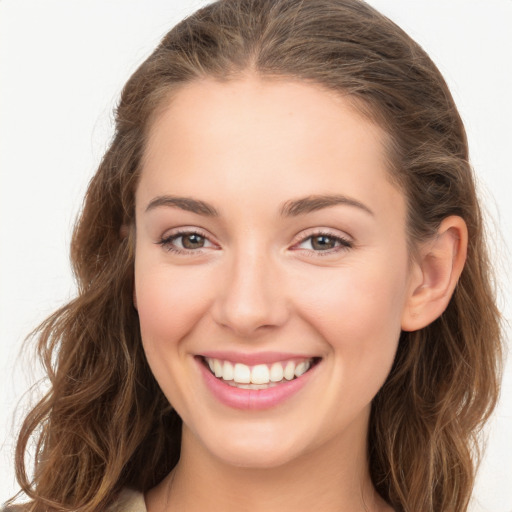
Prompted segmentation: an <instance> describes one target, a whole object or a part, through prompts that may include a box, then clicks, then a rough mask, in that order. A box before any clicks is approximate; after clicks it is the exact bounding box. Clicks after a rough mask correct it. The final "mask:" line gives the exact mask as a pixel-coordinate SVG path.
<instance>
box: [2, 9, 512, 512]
mask: <svg viewBox="0 0 512 512" xmlns="http://www.w3.org/2000/svg"><path fill="white" fill-rule="evenodd" d="M203 3H205V2H204V1H200V0H195V1H191V0H188V1H187V0H151V1H147V0H146V1H144V0H73V1H70V0H45V1H41V0H0V411H1V413H0V502H1V501H3V500H4V499H6V498H7V497H8V496H9V495H10V494H11V493H12V492H13V491H14V490H15V488H16V487H15V483H14V476H13V470H12V465H13V464H12V460H13V456H12V453H13V446H14V441H13V440H14V432H15V430H16V425H17V424H19V418H20V417H21V416H22V413H23V410H24V409H23V406H18V411H17V414H16V419H13V415H14V411H15V408H16V405H17V403H18V401H19V400H20V398H21V396H22V394H23V392H25V391H26V390H27V388H28V386H29V383H33V382H34V379H35V375H37V369H33V368H32V365H31V362H30V358H26V357H25V358H21V357H20V356H19V352H20V348H21V344H22V341H23V338H24V337H25V336H26V335H27V334H28V333H29V331H30V330H31V329H32V328H33V327H35V326H36V325H37V324H38V323H39V322H40V321H41V320H43V319H44V318H45V317H46V316H47V315H48V314H49V313H51V312H52V311H53V310H54V309H55V308H56V307H58V306H59V305H61V304H63V303H64V302H65V301H66V300H67V299H68V298H69V297H70V296H72V295H73V290H74V286H73V281H72V278H71V273H70V268H69V261H68V245H69V241H70V233H71V229H72V225H73V222H74V219H75V216H76V214H77V212H78V210H79V208H80V203H81V200H82V197H83V194H84V191H85V187H86V185H87V182H88V180H89V179H90V177H91V175H92V173H93V172H94V170H95V168H96V166H97V164H98V162H99V160H100V158H101V155H102V154H103V152H104V150H105V148H106V146H107V143H108V140H109V138H110V136H111V134H112V123H111V119H112V115H111V112H112V109H113V107H114V105H115V103H116V101H117V98H118V95H119V92H120V90H121V88H122V85H123V84H124V82H125V81H126V80H127V78H128V77H129V75H130V74H131V73H132V72H133V71H134V70H135V68H136V67H137V65H138V64H140V63H141V62H142V61H143V60H144V58H145V57H146V56H147V55H148V54H149V53H150V51H151V50H152V49H153V48H154V46H155V45H156V44H157V43H158V41H159V39H160V38H161V37H162V36H163V35H164V34H165V33H166V32H167V30H168V29H169V28H170V27H171V26H172V25H173V24H174V23H176V22H177V21H179V20H180V19H181V18H182V17H183V16H184V15H186V14H187V13H189V12H191V11H193V10H195V8H196V7H197V6H199V5H202V4H203ZM369 3H370V4H372V5H374V6H375V7H377V8H378V9H380V10H381V11H382V12H383V13H385V14H387V15H388V16H389V17H391V18H392V19H393V20H394V21H396V22H397V23H398V24H399V25H401V26H402V28H404V29H405V30H406V31H407V32H408V33H409V34H410V35H411V36H412V37H413V38H415V39H416V40H417V41H418V42H420V44H422V45H423V47H424V48H425V49H426V50H427V51H428V52H429V54H430V55H431V56H432V58H433V59H434V61H435V62H436V63H437V64H438V66H439V67H440V69H441V71H442V72H443V74H444V75H445V77H446V79H447V81H448V83H449V85H450V87H451V89H452V92H453V94H454V96H455V100H456V102H457V104H458V106H459V109H460V111H461V114H462V116H463V118H464V120H465V122H466V126H467V130H468V135H469V140H470V147H471V154H472V162H473V165H474V167H475V168H476V170H477V174H478V176H479V178H480V192H481V195H482V197H483V198H484V204H485V205H486V208H487V210H488V211H489V212H490V215H491V216H492V218H493V219H494V224H495V225H494V227H492V229H491V235H490V238H491V241H492V243H493V247H494V248H493V255H494V259H495V261H496V262H497V264H499V282H500V284H501V286H502V288H503V292H502V295H501V301H500V304H501V307H502V311H503V313H504V315H505V317H506V319H507V320H508V321H510V319H511V316H512V315H511V309H512V308H511V303H512V300H511V287H510V274H508V273H507V271H506V268H507V266H509V264H507V263H506V261H505V260H506V253H507V249H505V247H506V245H508V246H509V247H510V246H511V240H512V207H511V201H510V194H511V192H512V178H511V175H512V169H511V158H510V152H511V146H512V128H511V121H512V101H511V99H510V94H511V93H510V91H512V0H370V2H369ZM500 232H501V235H500ZM509 262H510V260H509ZM509 332H510V330H509ZM509 337H510V336H509ZM507 368H508V369H507V371H506V374H505V380H504V387H503V394H502V400H501V403H500V406H499V408H498V410H497V412H496V414H495V416H494V417H493V421H492V422H491V424H490V425H489V427H488V429H487V433H488V436H489V443H488V449H487V452H486V458H485V460H484V463H483V466H482V470H481V472H480V475H479V480H478V485H477V489H476V491H475V499H474V503H473V506H472V510H473V511H474V512H482V511H487V512H511V511H512V370H511V365H510V364H509V365H508V367H507ZM418 512H419V511H418Z"/></svg>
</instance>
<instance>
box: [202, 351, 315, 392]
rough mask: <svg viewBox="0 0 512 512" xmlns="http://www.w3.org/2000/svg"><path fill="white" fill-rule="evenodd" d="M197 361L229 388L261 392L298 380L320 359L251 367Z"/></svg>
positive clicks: (218, 360) (205, 360)
mask: <svg viewBox="0 0 512 512" xmlns="http://www.w3.org/2000/svg"><path fill="white" fill-rule="evenodd" d="M199 359H200V361H201V363H202V364H203V365H204V366H205V368H207V370H208V371H209V372H210V373H211V374H212V375H213V376H215V377H216V378H217V379H218V380H219V381H222V382H223V383H225V384H227V385H229V386H232V387H235V388H239V389H255V390H262V389H269V388H272V387H276V386H279V385H281V384H284V383H286V382H290V381H293V380H297V379H299V378H300V377H302V376H303V375H304V374H306V373H307V372H309V371H310V370H311V369H312V368H313V367H314V366H316V365H317V364H318V363H319V361H320V359H321V358H320V357H310V358H293V359H288V360H282V361H276V362H273V363H271V364H256V365H253V366H251V365H247V364H244V363H241V362H236V361H228V360H223V359H217V358H214V357H205V356H199Z"/></svg>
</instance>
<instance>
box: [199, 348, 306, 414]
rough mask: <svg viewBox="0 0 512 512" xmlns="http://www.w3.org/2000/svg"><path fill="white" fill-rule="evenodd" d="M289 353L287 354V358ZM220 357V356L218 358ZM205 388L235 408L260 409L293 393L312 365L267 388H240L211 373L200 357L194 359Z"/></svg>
mask: <svg viewBox="0 0 512 512" xmlns="http://www.w3.org/2000/svg"><path fill="white" fill-rule="evenodd" d="M208 357H210V356H208ZM289 358H290V355H289V354H288V359H289ZM219 359H222V358H219ZM279 360H280V359H278V361H279ZM196 362H197V364H198V365H199V369H200V371H201V374H202V376H203V379H204V381H205V384H206V386H207V388H208V389H209V390H210V392H211V393H212V394H213V395H214V396H215V398H217V400H219V402H221V403H223V404H224V405H227V406H229V407H233V408H235V409H246V410H262V409H270V408H271V407H276V406H277V405H279V404H281V403H282V402H284V401H285V400H287V399H288V398H290V397H292V396H293V395H295V394H296V393H297V392H298V391H299V390H300V389H302V387H304V385H305V384H307V382H308V381H309V379H310V377H311V374H312V373H313V372H314V370H315V369H316V366H314V367H313V368H312V369H311V370H309V371H307V372H306V373H304V374H303V375H301V376H300V377H299V378H297V379H294V380H291V381H289V382H283V383H282V384H278V385H277V386H274V387H271V388H267V389H241V388H236V387H234V386H230V385H229V384H226V383H225V382H223V381H222V380H221V379H218V378H217V377H215V375H213V374H212V373H211V372H210V371H209V370H208V369H207V368H206V366H205V365H204V364H203V362H202V361H201V360H200V359H196Z"/></svg>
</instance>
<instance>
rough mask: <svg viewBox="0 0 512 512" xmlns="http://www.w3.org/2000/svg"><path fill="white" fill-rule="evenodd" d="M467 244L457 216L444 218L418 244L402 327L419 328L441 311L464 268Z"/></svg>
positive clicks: (466, 237)
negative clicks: (419, 244)
mask: <svg viewBox="0 0 512 512" xmlns="http://www.w3.org/2000/svg"><path fill="white" fill-rule="evenodd" d="M467 244H468V232H467V227H466V223H465V222H464V220H463V219H462V218H461V217H458V216H451V217H447V218H446V219H444V220H443V222H441V224H440V226H439V229H438V231H437V234H436V236H435V237H434V238H433V239H431V240H429V241H427V242H425V243H424V244H422V246H421V247H420V248H419V251H418V253H419V256H418V259H417V261H415V262H414V269H413V272H412V277H411V286H410V290H409V295H408V298H407V303H406V305H405V308H404V312H403V315H402V330H404V331H416V330H418V329H422V328H423V327H425V326H427V325H428V324H430V323H432V322H433V321H434V320H436V318H438V317H439V316H441V315H442V313H443V312H444V310H445V309H446V307H447V306H448V303H449V302H450V299H451V297H452V295H453V291H454V290H455V286H456V285H457V281H458V280H459V277H460V275H461V273H462V269H463V268H464V263H465V261H466V253H467Z"/></svg>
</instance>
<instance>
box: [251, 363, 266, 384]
mask: <svg viewBox="0 0 512 512" xmlns="http://www.w3.org/2000/svg"><path fill="white" fill-rule="evenodd" d="M269 380H270V372H269V369H268V366H267V365H266V364H258V365H256V366H254V367H253V369H252V370H251V382H252V383H253V384H268V383H269Z"/></svg>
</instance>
